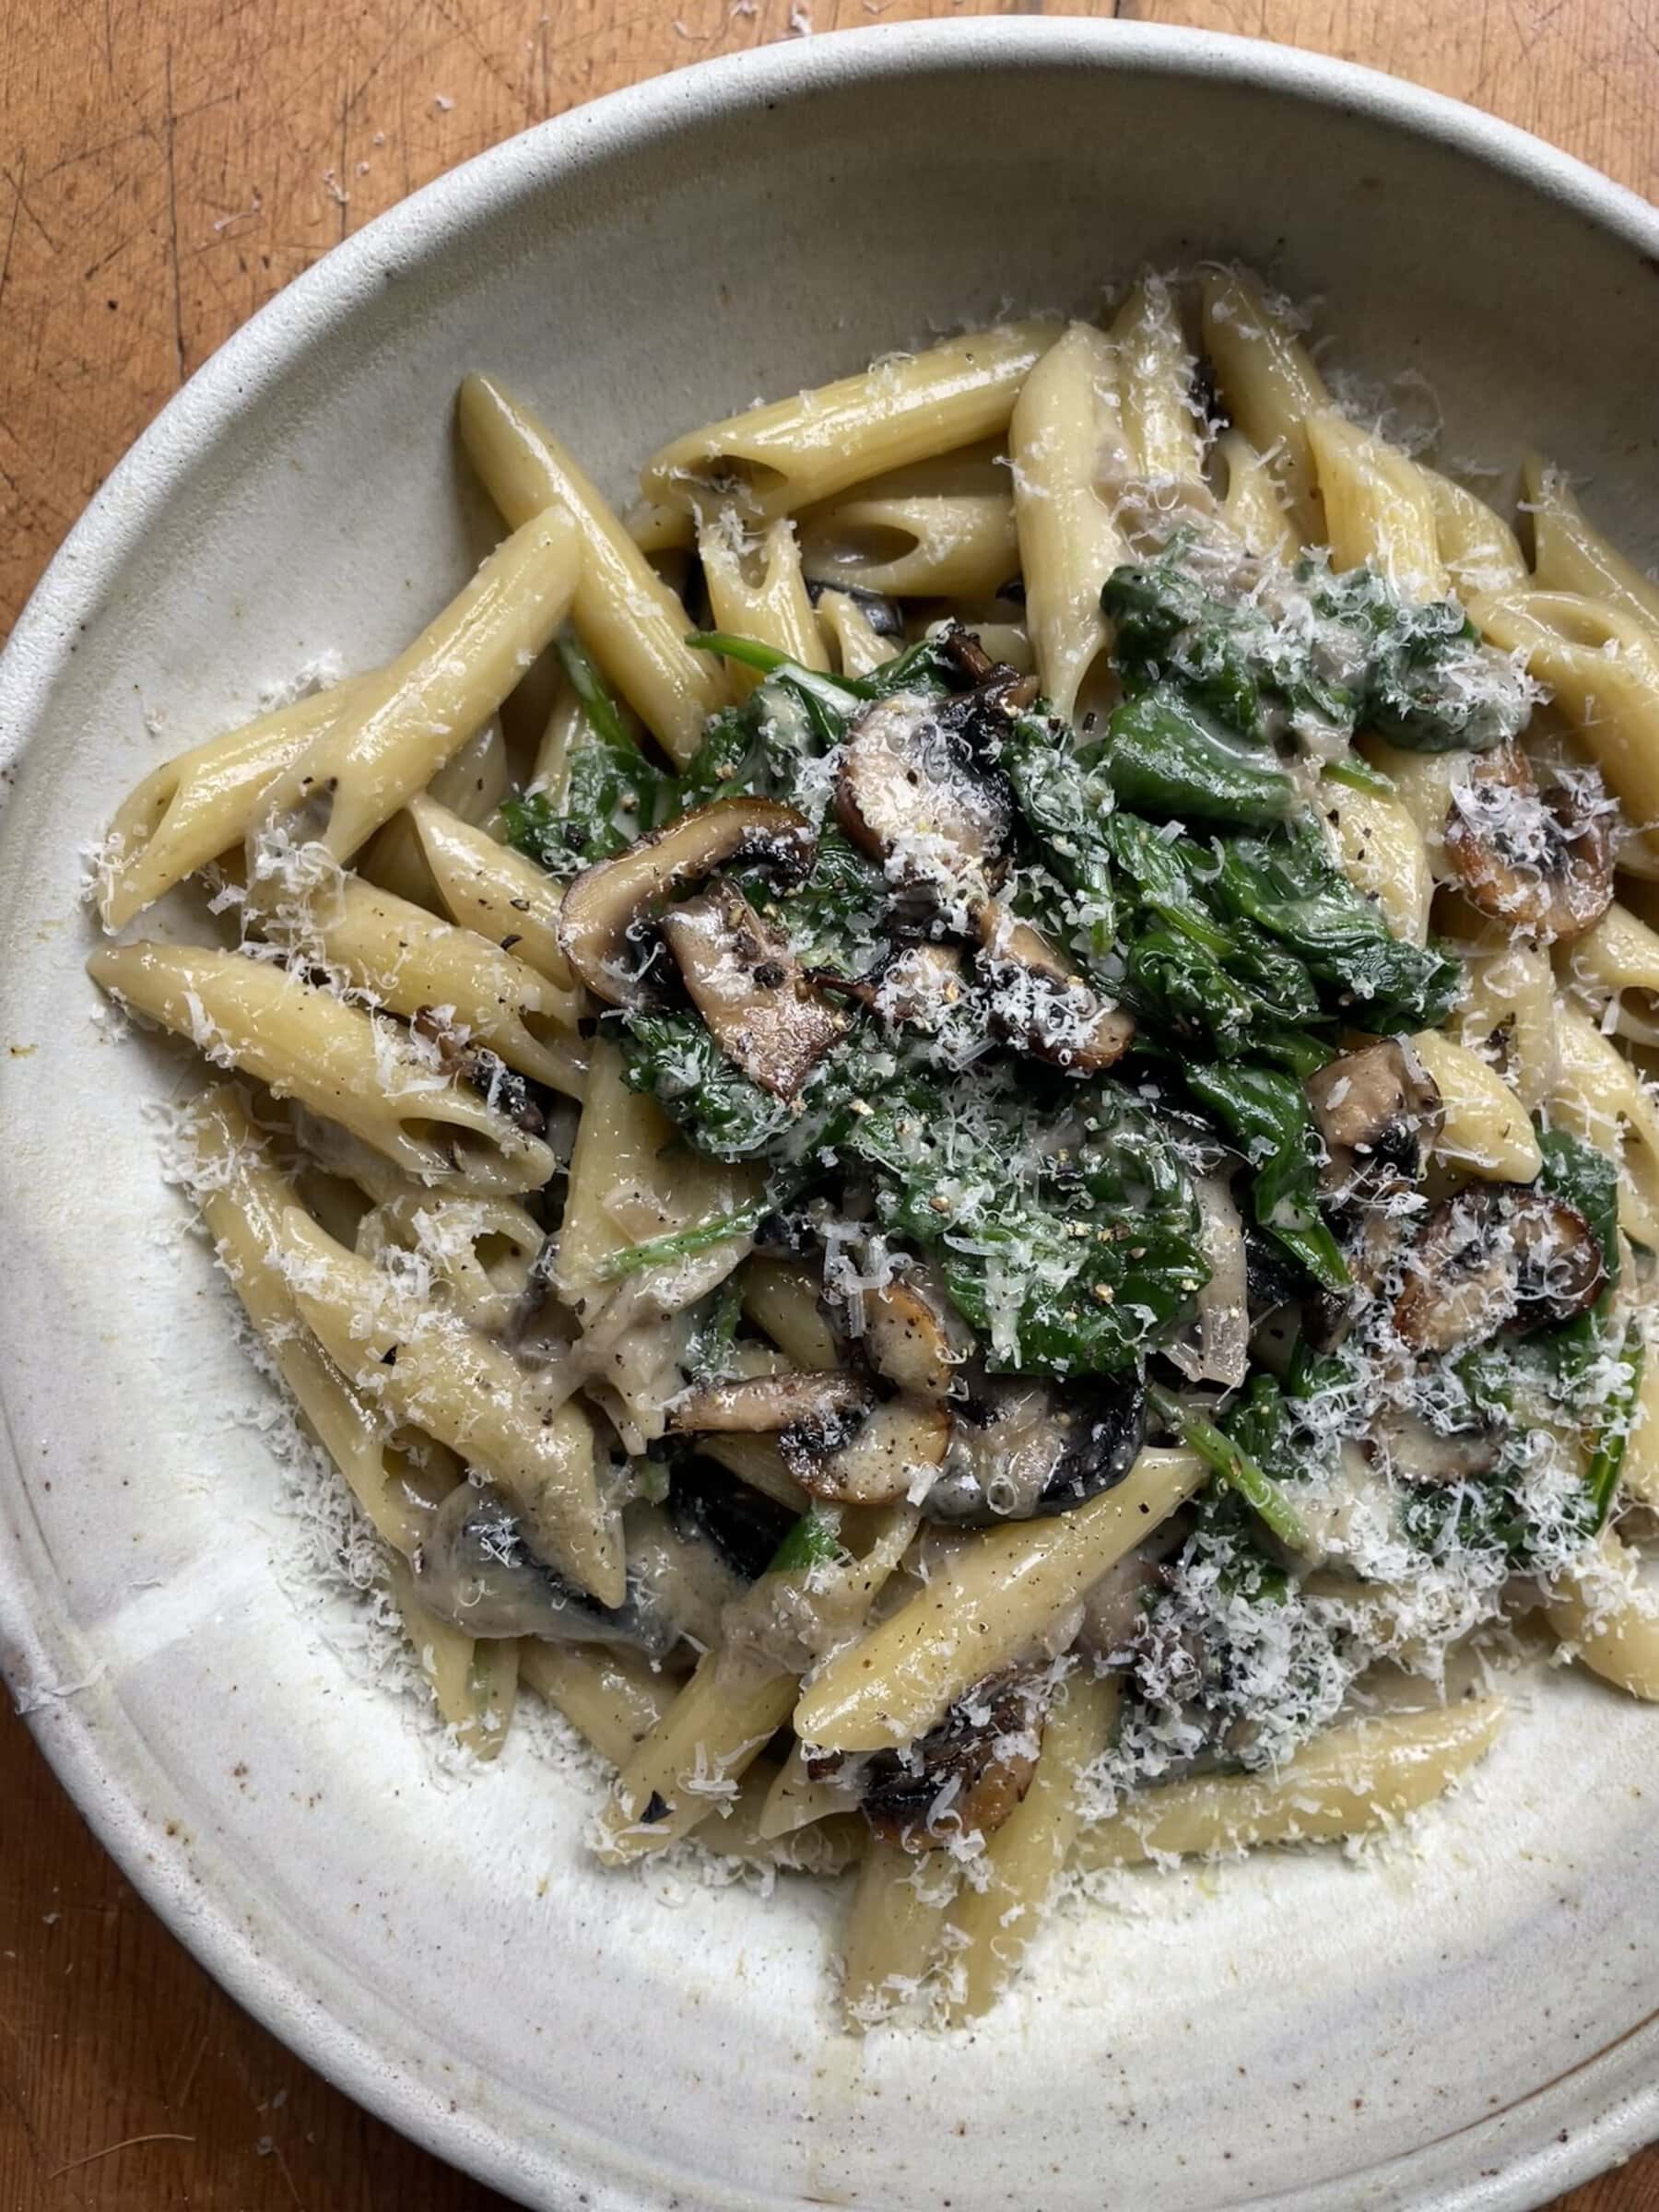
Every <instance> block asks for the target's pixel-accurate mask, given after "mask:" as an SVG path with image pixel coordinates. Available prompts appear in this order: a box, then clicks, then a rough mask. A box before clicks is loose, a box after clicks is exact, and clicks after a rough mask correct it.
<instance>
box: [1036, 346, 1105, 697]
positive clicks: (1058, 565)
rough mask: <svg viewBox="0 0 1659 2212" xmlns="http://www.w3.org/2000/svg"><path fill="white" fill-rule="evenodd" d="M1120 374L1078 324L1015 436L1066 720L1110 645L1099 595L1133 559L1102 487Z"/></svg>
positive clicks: (1049, 360)
mask: <svg viewBox="0 0 1659 2212" xmlns="http://www.w3.org/2000/svg"><path fill="white" fill-rule="evenodd" d="M1114 373H1115V371H1114V367H1113V361H1112V347H1111V346H1110V344H1109V342H1108V340H1107V339H1106V338H1105V337H1103V336H1102V335H1101V334H1100V332H1099V331H1098V330H1094V329H1091V328H1090V327H1089V326H1088V324H1082V323H1074V324H1072V326H1071V328H1070V329H1069V330H1068V331H1067V332H1066V334H1065V336H1064V337H1063V338H1062V339H1061V340H1060V342H1059V343H1058V345H1056V346H1054V347H1053V348H1052V349H1051V350H1050V351H1049V352H1048V353H1047V354H1045V355H1044V357H1043V359H1042V360H1041V362H1040V363H1039V364H1038V366H1037V367H1036V368H1035V369H1034V370H1033V371H1031V373H1030V376H1029V377H1028V378H1027V380H1026V383H1025V388H1024V390H1023V391H1022V392H1021V393H1020V394H1019V399H1018V405H1017V406H1015V409H1014V418H1013V425H1012V429H1011V432H1010V440H1009V442H1010V444H1011V446H1012V448H1013V453H1014V512H1015V517H1016V520H1017V523H1018V535H1019V558H1020V567H1021V570H1022V571H1023V573H1024V576H1025V590H1026V616H1027V619H1028V621H1029V624H1030V632H1031V642H1032V645H1033V646H1034V647H1035V649H1036V654H1037V667H1038V671H1039V673H1040V674H1041V677H1042V688H1043V690H1044V691H1045V692H1046V693H1047V695H1048V698H1049V699H1050V700H1051V701H1052V702H1053V708H1054V712H1056V713H1057V714H1059V715H1062V716H1064V717H1065V718H1066V719H1067V720H1069V719H1071V718H1072V717H1073V716H1074V715H1075V713H1076V712H1077V701H1078V699H1079V697H1080V696H1081V694H1082V693H1083V690H1084V688H1085V685H1086V682H1087V679H1088V677H1089V675H1090V673H1091V671H1092V670H1093V669H1094V668H1095V667H1096V665H1097V664H1098V663H1100V661H1102V660H1103V658H1104V655H1105V653H1106V651H1107V647H1108V645H1109V643H1110V635H1111V633H1110V630H1109V629H1108V626H1107V622H1106V618H1105V616H1104V615H1103V614H1102V613H1101V612H1100V587H1101V585H1102V584H1103V583H1104V582H1106V579H1107V577H1108V576H1110V575H1111V573H1112V570H1113V569H1115V568H1117V567H1118V566H1119V564H1120V563H1121V562H1123V561H1125V560H1127V559H1128V558H1129V547H1128V543H1127V541H1126V540H1125V538H1124V534H1123V532H1122V530H1121V529H1120V528H1119V527H1118V524H1117V520H1116V517H1115V515H1114V514H1113V512H1112V508H1111V507H1110V506H1109V505H1108V503H1107V501H1106V500H1105V499H1104V497H1103V496H1102V495H1101V493H1100V489H1099V488H1098V482H1097V479H1098V476H1099V471H1100V452H1101V445H1102V441H1103V436H1104V430H1105V421H1104V414H1105V410H1106V408H1107V407H1108V406H1110V405H1111V404H1112V403H1113V401H1114V397H1115V394H1114V390H1113V385H1112V378H1113V375H1114Z"/></svg>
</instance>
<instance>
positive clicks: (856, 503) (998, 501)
mask: <svg viewBox="0 0 1659 2212" xmlns="http://www.w3.org/2000/svg"><path fill="white" fill-rule="evenodd" d="M801 565H802V567H803V568H804V569H805V570H806V573H807V575H808V576H811V577H814V578H816V579H818V580H819V581H821V582H825V583H832V584H833V583H851V584H856V585H857V586H858V587H859V589H860V590H861V591H866V592H888V593H891V594H893V596H894V597H895V598H900V599H901V598H905V597H907V596H908V597H912V598H923V599H950V598H957V599H994V598H995V597H996V595H997V594H998V593H999V592H1000V591H1001V590H1002V588H1003V586H1004V585H1005V584H1006V582H1008V581H1009V579H1010V578H1011V577H1013V576H1016V575H1018V572H1019V539H1018V534H1017V532H1016V530H1015V525H1014V502H1013V500H1011V499H1010V498H1009V496H1008V494H1007V493H1006V491H993V492H958V493H955V494H949V493H947V494H942V495H941V494H935V495H932V496H927V495H918V496H912V498H910V499H872V498H870V497H868V496H867V495H866V496H865V497H864V498H862V499H860V498H853V499H848V500H840V501H838V502H837V503H836V504H835V505H834V506H832V507H829V508H825V509H822V510H820V511H819V512H818V513H817V514H815V515H814V517H813V518H812V520H811V522H810V523H809V524H803V526H802V531H801Z"/></svg>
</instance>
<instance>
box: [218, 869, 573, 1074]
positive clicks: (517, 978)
mask: <svg viewBox="0 0 1659 2212" xmlns="http://www.w3.org/2000/svg"><path fill="white" fill-rule="evenodd" d="M257 919H258V922H259V925H260V927H261V928H262V929H263V931H264V933H265V936H266V937H267V939H268V940H269V941H270V942H271V943H272V944H273V945H275V946H277V947H280V948H281V950H282V951H283V953H284V954H285V955H286V956H287V958H288V959H289V960H290V961H291V962H294V963H296V964H301V965H307V966H311V967H322V968H329V969H334V970H336V971H338V972H339V973H340V974H342V975H343V976H344V977H345V978H346V980H347V982H348V983H349V984H350V985H351V986H352V987H353V988H355V989H357V990H359V991H362V992H365V993H367V994H370V996H371V997H372V998H373V999H374V1000H375V1001H376V1002H377V1003H378V1004H379V1005H381V1006H385V1007H387V1008H389V1009H390V1010H391V1011H392V1012H393V1013H394V1014H405V1015H410V1016H422V1015H430V1014H432V1013H433V1012H434V1011H435V1010H437V1009H442V1016H441V1022H442V1027H443V1029H444V1030H446V1031H447V1032H458V1041H457V1047H456V1049H457V1050H460V1049H462V1047H471V1046H477V1045H483V1046H485V1047H487V1048H488V1050H489V1051H490V1052H492V1053H495V1054H496V1055H497V1056H498V1057H499V1058H500V1060H502V1061H504V1062H505V1063H506V1065H508V1066H509V1067H512V1068H516V1069H518V1070H519V1072H520V1073H521V1074H523V1075H526V1076H532V1077H535V1081H536V1082H538V1083H545V1084H547V1086H548V1087H549V1088H552V1089H554V1090H561V1091H563V1092H564V1093H565V1094H566V1096H567V1097H569V1098H574V1099H579V1098H580V1097H581V1096H582V1083H583V1081H584V1078H585V1074H586V1051H585V1048H584V1047H583V1045H582V1042H581V1041H580V1040H579V1039H578V1037H577V1034H576V1023H577V1021H578V1019H579V1018H580V1014H579V1001H578V1000H577V998H576V995H575V994H574V993H573V992H570V991H560V990H559V988H558V987H557V986H556V985H555V984H553V983H550V982H547V979H546V978H545V977H544V976H541V975H538V974H537V973H536V971H535V969H534V968H532V967H531V966H530V965H529V964H528V962H527V961H524V960H521V959H516V958H515V957H514V955H513V954H512V953H511V952H503V951H502V950H501V948H500V946H499V945H494V944H491V942H490V941H489V939H488V937H482V936H479V935H477V934H476V933H475V932H474V931H472V930H470V929H462V928H459V927H458V926H457V925H456V924H454V923H453V922H441V921H439V920H438V919H437V918H436V917H435V916H434V915H431V914H429V913H428V912H426V911H425V909H424V908H422V907H418V906H411V905H410V904H409V903H408V901H407V900H403V899H397V898H394V897H393V896H392V894H391V893H390V892H386V891H380V890H376V889H375V888H374V887H373V885H371V884H368V883H365V882H364V881H363V880H362V878H361V877H359V876H354V875H350V874H347V875H343V876H341V877H338V878H337V879H336V880H335V881H334V882H332V883H330V884H329V885H327V886H326V887H325V888H324V890H323V891H322V892H321V894H320V895H319V896H317V897H316V898H314V899H312V900H305V901H303V902H294V903H284V904H281V905H278V906H276V907H275V908H274V909H272V910H270V911H262V912H259V914H258V916H257Z"/></svg>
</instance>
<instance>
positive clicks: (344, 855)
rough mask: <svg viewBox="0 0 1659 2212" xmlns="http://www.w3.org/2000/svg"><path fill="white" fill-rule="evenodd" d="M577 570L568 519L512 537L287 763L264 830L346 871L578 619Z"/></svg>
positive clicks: (543, 517)
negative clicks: (570, 619)
mask: <svg viewBox="0 0 1659 2212" xmlns="http://www.w3.org/2000/svg"><path fill="white" fill-rule="evenodd" d="M580 569H581V546H580V541H579V539H578V536H577V533H576V528H575V525H574V524H572V523H571V521H570V520H569V518H568V517H567V516H565V515H563V514H561V513H558V512H551V513H547V514H540V515H536V516H535V517H534V518H533V519H532V520H531V521H529V522H527V523H525V524H524V526H523V528H522V529H519V530H515V531H514V533H513V535H512V536H511V537H510V538H508V539H507V540H506V542H505V543H504V544H503V545H500V546H498V547H497V548H496V550H495V551H494V552H493V553H492V554H491V555H490V557H489V559H488V560H487V561H486V562H485V563H484V565H483V567H482V568H481V569H479V571H478V572H477V575H476V576H474V577H473V579H472V581H471V582H469V583H468V584H467V585H466V586H465V589H464V590H463V591H462V592H461V593H460V594H458V596H457V597H455V598H454V599H453V600H452V601H451V603H450V605H449V606H447V607H445V608H444V610H443V612H442V613H441V615H439V616H438V617H437V618H436V619H435V620H434V621H432V622H431V623H429V625H428V627H427V628H426V629H424V630H423V631H422V632H421V634H420V636H419V637H418V638H417V639H416V641H415V642H414V643H413V644H412V645H411V646H409V647H408V649H407V650H406V652H404V653H400V654H399V655H398V657H397V658H396V660H394V661H393V662H392V663H390V665H388V666H387V667H385V668H383V669H382V671H381V672H380V674H379V675H378V676H376V677H366V678H364V680H363V688H362V689H361V690H360V691H359V692H356V693H355V694H354V695H353V698H352V701H351V707H350V711H349V712H347V713H346V714H343V715H341V716H340V717H339V718H338V719H337V720H336V721H334V722H331V723H330V724H328V725H327V726H326V727H325V728H324V729H322V730H320V731H319V732H318V733H317V735H315V736H313V737H312V741H311V743H310V744H309V745H308V746H307V747H305V749H304V751H303V752H301V753H300V755H299V756H298V758H297V759H294V760H292V761H290V762H289V764H288V767H287V768H286V769H285V770H284V771H283V772H282V773H281V774H280V775H279V776H278V777H277V781H276V782H275V783H274V784H273V785H272V787H271V789H270V790H269V791H268V792H267V793H266V794H265V800H264V804H263V807H262V809H261V813H262V817H263V819H264V822H265V825H266V826H267V828H269V829H274V830H286V831H287V832H288V834H289V835H291V836H294V837H296V838H298V839H304V840H305V841H311V840H312V839H315V840H316V841H319V842H321V843H322V844H323V845H324V847H325V849H326V850H327V851H328V852H329V853H331V854H332V855H333V856H334V858H335V860H338V861H347V860H349V859H350V858H351V856H352V854H353V853H355V852H356V851H357V849H358V847H359V845H361V844H362V843H363V842H364V841H365V840H366V839H367V838H369V837H370V836H371V835H372V834H373V832H374V831H375V830H378V829H379V828H380V826H381V824H382V822H385V821H389V820H390V819H391V818H392V817H393V816H394V814H395V813H396V812H397V810H398V808H399V807H400V806H405V805H406V804H407V802H408V801H409V800H410V799H412V798H413V797H414V796H415V794H416V793H417V792H420V791H424V790H425V789H426V787H427V785H428V784H429V782H431V780H432V778H433V777H434V776H435V775H436V774H437V772H438V771H439V770H440V769H441V767H442V766H443V764H444V762H445V761H446V760H448V759H450V757H451V756H452V755H453V753H455V752H457V751H458V750H459V749H460V747H462V746H464V745H465V743H466V741H467V739H468V738H469V737H471V736H472V735H473V734H474V732H475V731H476V730H477V729H478V728H479V726H480V725H481V724H483V723H485V722H488V719H489V717H490V716H491V715H492V714H493V713H494V712H495V711H496V709H497V708H498V707H499V706H500V703H501V701H502V700H504V699H505V698H506V696H507V694H508V693H509V692H510V691H511V690H512V688H513V686H514V685H515V684H516V683H517V682H518V680H519V678H520V677H522V676H523V675H524V671H525V669H526V668H528V667H529V665H530V664H531V662H532V661H534V660H535V656H536V655H537V653H540V652H542V650H543V649H544V648H545V647H546V646H547V644H548V643H549V642H550V641H551V640H552V637H553V633H554V631H555V630H556V629H558V628H559V624H560V623H561V622H562V621H563V620H564V618H565V616H566V615H567V614H568V613H569V612H570V607H571V599H572V597H573V596H574V594H575V591H576V585H577V579H578V575H579V573H580ZM251 873H252V874H253V875H255V876H257V874H258V873H259V870H258V867H257V865H255V866H254V867H253V869H252V870H251Z"/></svg>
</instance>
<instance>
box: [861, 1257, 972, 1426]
mask: <svg viewBox="0 0 1659 2212" xmlns="http://www.w3.org/2000/svg"><path fill="white" fill-rule="evenodd" d="M864 1309H865V1324H864V1349H865V1359H867V1360H868V1361H869V1363H870V1365H871V1366H872V1367H873V1368H874V1369H875V1371H876V1372H877V1374H878V1375H880V1376H881V1377H882V1379H883V1380H884V1381H885V1382H892V1383H895V1384H897V1386H898V1387H899V1388H900V1390H909V1391H913V1392H914V1393H915V1394H916V1395H917V1396H918V1397H923V1398H935V1399H936V1398H947V1397H948V1396H949V1394H950V1389H951V1385H952V1383H953V1382H955V1381H956V1379H957V1374H958V1371H959V1368H960V1367H961V1364H962V1362H963V1360H964V1359H967V1358H968V1357H969V1356H970V1354H971V1352H972V1350H973V1348H974V1336H973V1331H972V1330H971V1328H970V1327H969V1325H968V1324H967V1323H966V1322H965V1321H964V1320H963V1319H962V1317H961V1315H960V1314H959V1312H957V1310H956V1308H955V1307H954V1306H953V1305H952V1304H951V1302H950V1300H949V1299H948V1298H947V1297H946V1295H945V1293H944V1291H943V1290H942V1289H941V1288H939V1287H938V1286H937V1285H936V1284H935V1282H934V1281H933V1280H932V1279H931V1278H930V1277H927V1276H925V1275H924V1273H923V1272H922V1271H921V1270H918V1271H917V1272H916V1273H915V1274H913V1275H908V1276H899V1277H895V1278H894V1280H893V1281H892V1282H890V1283H888V1284H885V1285H884V1286H883V1287H882V1288H880V1289H878V1290H866V1291H865V1294H864Z"/></svg>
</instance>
